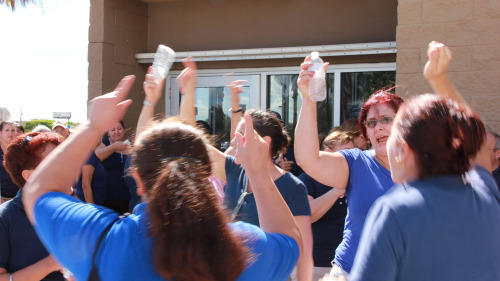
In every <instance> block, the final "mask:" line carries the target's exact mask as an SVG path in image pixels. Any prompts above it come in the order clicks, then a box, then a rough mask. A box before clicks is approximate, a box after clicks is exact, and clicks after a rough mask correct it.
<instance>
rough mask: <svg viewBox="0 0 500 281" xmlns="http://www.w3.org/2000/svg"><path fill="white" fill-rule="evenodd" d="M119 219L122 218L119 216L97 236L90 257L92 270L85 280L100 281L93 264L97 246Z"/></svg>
mask: <svg viewBox="0 0 500 281" xmlns="http://www.w3.org/2000/svg"><path fill="white" fill-rule="evenodd" d="M127 216H128V214H127V215H125V216H123V217H127ZM121 218H122V216H119V217H118V218H116V219H115V220H114V221H113V222H112V223H110V224H109V225H108V226H107V227H106V229H104V231H103V232H102V233H101V235H100V236H99V239H98V240H97V244H96V245H95V249H94V254H93V255H92V269H91V270H90V274H89V278H88V279H87V280H88V281H100V280H101V278H100V277H99V270H98V269H97V265H96V263H95V258H96V256H97V252H98V251H99V246H101V242H102V240H103V239H104V237H105V236H106V234H108V232H109V230H110V229H111V227H112V226H113V225H114V224H115V222H117V221H118V220H119V219H121Z"/></svg>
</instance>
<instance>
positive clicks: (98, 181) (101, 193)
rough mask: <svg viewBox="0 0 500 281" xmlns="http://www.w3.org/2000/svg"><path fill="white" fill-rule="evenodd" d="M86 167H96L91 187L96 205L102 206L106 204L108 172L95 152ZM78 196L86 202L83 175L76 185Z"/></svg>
mask: <svg viewBox="0 0 500 281" xmlns="http://www.w3.org/2000/svg"><path fill="white" fill-rule="evenodd" d="M85 165H90V166H92V167H94V174H93V175H92V182H91V183H90V186H91V187H92V195H93V196H94V204H97V205H102V203H103V202H104V197H105V195H106V171H105V170H104V167H103V166H102V164H101V161H100V160H99V158H97V156H96V155H95V153H94V152H92V155H90V157H89V159H88V160H87V163H85ZM85 165H84V166H85ZM76 195H78V198H79V199H80V200H82V201H84V202H85V196H84V194H83V189H82V176H81V175H80V179H78V182H77V183H76Z"/></svg>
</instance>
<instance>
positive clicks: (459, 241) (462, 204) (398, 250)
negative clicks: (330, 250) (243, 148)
mask: <svg viewBox="0 0 500 281" xmlns="http://www.w3.org/2000/svg"><path fill="white" fill-rule="evenodd" d="M470 173H471V174H472V175H469V177H468V179H472V182H471V183H470V184H469V183H464V180H463V177H462V176H460V175H443V176H438V177H432V178H428V179H424V180H415V181H413V182H411V183H409V184H408V185H406V186H396V187H395V188H394V189H393V190H391V191H390V192H389V193H388V194H386V195H384V196H382V197H381V198H379V199H378V200H377V201H376V202H375V204H374V205H373V207H372V209H371V210H370V213H369V214H368V217H367V219H366V224H365V228H364V230H363V235H362V237H361V242H360V245H359V249H358V253H357V254H356V260H355V262H354V267H353V269H352V271H351V276H350V277H351V278H350V280H352V281H358V280H375V281H376V280H384V281H390V280H408V281H412V280H415V281H417V280H418V281H421V280H464V281H465V280H474V281H487V280H500V240H499V239H498V237H500V224H499V221H500V195H499V193H498V189H497V187H496V185H493V186H492V185H491V184H490V183H492V178H491V174H489V175H488V174H487V173H483V172H482V171H481V170H480V169H478V170H476V171H474V170H473V171H471V172H470ZM474 174H476V175H474Z"/></svg>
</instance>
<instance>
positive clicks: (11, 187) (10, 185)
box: [0, 148, 19, 198]
mask: <svg viewBox="0 0 500 281" xmlns="http://www.w3.org/2000/svg"><path fill="white" fill-rule="evenodd" d="M3 156H4V155H3V150H2V149H1V148H0V190H1V192H2V197H5V198H14V196H16V194H17V191H18V190H19V187H18V186H17V185H16V184H15V183H14V182H13V181H12V179H11V178H10V175H9V172H7V170H6V169H5V166H4V165H3V160H4V157H3Z"/></svg>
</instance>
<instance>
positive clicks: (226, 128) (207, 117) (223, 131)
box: [167, 75, 260, 150]
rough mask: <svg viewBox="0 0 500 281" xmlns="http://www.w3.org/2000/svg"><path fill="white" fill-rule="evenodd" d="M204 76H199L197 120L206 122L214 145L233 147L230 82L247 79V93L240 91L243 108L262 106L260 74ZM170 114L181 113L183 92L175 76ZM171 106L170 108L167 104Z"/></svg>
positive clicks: (244, 85) (171, 82)
mask: <svg viewBox="0 0 500 281" xmlns="http://www.w3.org/2000/svg"><path fill="white" fill-rule="evenodd" d="M230 77H231V78H228V76H222V75H218V76H201V77H198V79H197V84H196V97H195V107H196V110H195V113H196V121H197V122H198V123H202V124H203V125H204V126H205V127H206V128H208V130H209V131H210V133H211V135H212V136H213V144H214V145H215V146H216V147H217V148H219V149H221V150H225V149H226V148H227V147H228V146H229V142H230V139H229V135H230V131H231V113H230V112H229V109H230V108H231V94H230V90H229V89H228V88H227V87H226V84H228V83H230V82H232V81H234V80H246V81H248V82H247V83H244V84H243V90H244V92H243V93H241V94H240V106H241V107H242V108H243V111H245V110H247V109H251V108H260V106H259V105H260V96H259V84H260V83H259V78H260V76H259V75H234V76H230ZM170 85H171V93H170V97H171V98H170V106H169V107H170V114H169V115H178V114H179V105H180V101H181V98H182V95H180V94H179V87H178V85H177V82H176V81H175V78H170ZM167 108H168V107H167Z"/></svg>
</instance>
